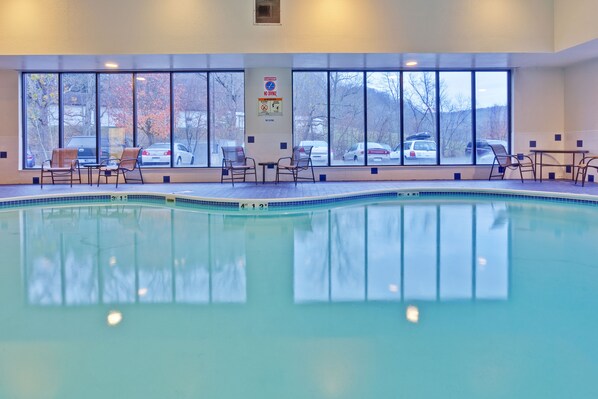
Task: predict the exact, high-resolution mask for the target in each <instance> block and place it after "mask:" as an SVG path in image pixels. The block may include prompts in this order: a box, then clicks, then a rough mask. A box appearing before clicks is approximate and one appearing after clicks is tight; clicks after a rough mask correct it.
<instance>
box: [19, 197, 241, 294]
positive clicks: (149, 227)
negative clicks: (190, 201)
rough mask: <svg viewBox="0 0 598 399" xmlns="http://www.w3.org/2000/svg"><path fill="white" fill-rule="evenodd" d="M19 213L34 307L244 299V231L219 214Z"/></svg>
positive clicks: (104, 209)
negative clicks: (20, 214)
mask: <svg viewBox="0 0 598 399" xmlns="http://www.w3.org/2000/svg"><path fill="white" fill-rule="evenodd" d="M21 212H22V219H23V220H24V224H23V225H24V229H23V233H22V234H23V246H24V251H23V253H24V254H25V255H24V257H23V262H24V267H23V268H24V271H25V276H26V281H27V293H28V301H29V303H31V304H40V305H57V304H65V305H83V304H94V303H135V302H141V303H143V302H147V303H171V302H175V303H210V302H245V300H246V275H245V264H246V260H245V226H244V224H239V223H235V222H231V221H230V220H228V219H230V218H228V219H227V217H226V216H224V215H209V214H204V213H198V212H185V211H174V210H172V209H167V208H159V207H142V206H89V207H72V208H48V209H28V210H23V211H21ZM210 237H212V238H210Z"/></svg>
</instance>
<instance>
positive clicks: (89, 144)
mask: <svg viewBox="0 0 598 399" xmlns="http://www.w3.org/2000/svg"><path fill="white" fill-rule="evenodd" d="M66 148H78V155H79V156H78V158H79V163H95V162H97V159H96V137H95V136H73V137H71V139H70V140H69V142H68V143H67V145H66Z"/></svg>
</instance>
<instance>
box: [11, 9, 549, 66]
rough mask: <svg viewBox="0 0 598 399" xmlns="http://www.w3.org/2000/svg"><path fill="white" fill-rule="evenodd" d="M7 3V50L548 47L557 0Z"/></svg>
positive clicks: (476, 49) (505, 49)
mask: <svg viewBox="0 0 598 399" xmlns="http://www.w3.org/2000/svg"><path fill="white" fill-rule="evenodd" d="M281 13H282V18H281V19H282V25H280V26H255V25H253V1H251V0H177V1H176V2H174V1H163V0H127V1H122V0H101V1H98V0H3V1H1V2H0V54H2V55H29V54H59V55H60V54H214V53H241V54H245V53H319V52H331V53H339V52H341V53H342V52H349V53H354V52H357V53H360V52H363V53H375V52H380V53H402V52H466V53H469V52H489V53H493V52H549V51H552V50H553V48H554V39H553V33H554V32H553V25H554V15H553V1H552V0H475V1H473V0H367V1H364V0H282V11H281Z"/></svg>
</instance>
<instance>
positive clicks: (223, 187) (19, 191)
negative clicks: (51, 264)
mask: <svg viewBox="0 0 598 399" xmlns="http://www.w3.org/2000/svg"><path fill="white" fill-rule="evenodd" d="M385 190H389V191H390V190H401V191H402V190H404V191H409V190H421V191H435V190H439V191H460V190H463V191H470V190H474V191H478V190H479V191H489V192H492V191H498V192H508V193H512V194H517V193H519V192H521V193H522V194H523V193H525V194H529V193H530V192H532V193H537V194H539V195H552V194H554V195H555V196H558V197H561V196H565V197H573V198H582V199H590V200H594V201H596V200H598V184H596V183H586V185H585V187H582V186H581V184H577V185H575V184H573V182H572V181H570V180H551V181H547V180H544V181H543V182H539V181H536V182H534V181H525V182H524V183H521V182H520V181H518V180H504V181H501V180H493V181H487V180H455V181H454V180H450V181H449V180H435V181H421V180H420V181H352V182H317V183H312V182H302V183H299V184H298V185H297V187H295V185H294V183H288V182H284V183H279V184H274V183H266V184H262V183H259V184H257V185H256V184H255V183H236V184H235V186H234V187H233V186H232V185H231V184H230V183H222V184H221V183H164V184H157V183H149V184H143V185H142V184H133V183H131V184H120V185H119V187H118V188H116V187H115V185H114V184H100V186H99V187H96V186H95V185H94V186H89V185H87V184H75V185H73V187H72V188H71V187H69V185H68V184H66V185H65V184H56V185H52V184H50V185H44V188H43V189H42V188H40V186H39V185H26V184H22V185H0V199H9V198H17V199H19V198H23V197H35V196H40V195H41V196H44V195H57V196H61V195H65V194H67V195H68V194H92V195H93V194H105V193H118V194H126V193H157V194H175V195H176V194H180V195H182V196H185V197H192V198H198V199H208V200H209V199H229V200H233V199H249V200H250V199H256V200H259V199H277V200H280V199H285V200H297V199H305V198H326V197H331V196H343V195H357V194H367V193H371V192H377V191H385Z"/></svg>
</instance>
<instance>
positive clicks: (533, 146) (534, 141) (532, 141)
mask: <svg viewBox="0 0 598 399" xmlns="http://www.w3.org/2000/svg"><path fill="white" fill-rule="evenodd" d="M529 147H530V148H536V140H530V142H529Z"/></svg>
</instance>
